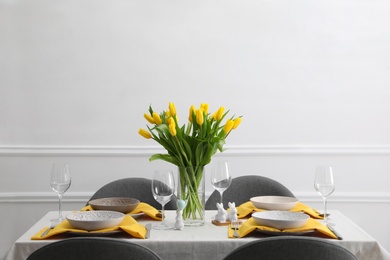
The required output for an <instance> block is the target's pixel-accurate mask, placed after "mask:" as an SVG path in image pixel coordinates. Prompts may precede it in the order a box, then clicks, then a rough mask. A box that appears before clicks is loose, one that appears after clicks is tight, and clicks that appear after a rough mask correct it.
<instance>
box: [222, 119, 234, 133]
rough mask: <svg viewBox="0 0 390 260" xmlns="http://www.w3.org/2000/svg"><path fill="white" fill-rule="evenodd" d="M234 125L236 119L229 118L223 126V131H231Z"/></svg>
mask: <svg viewBox="0 0 390 260" xmlns="http://www.w3.org/2000/svg"><path fill="white" fill-rule="evenodd" d="M233 125H234V121H233V120H231V119H229V120H228V121H227V122H226V124H225V125H224V126H223V131H225V133H226V134H227V133H229V132H230V131H231V130H232V128H233Z"/></svg>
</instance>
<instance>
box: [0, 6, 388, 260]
mask: <svg viewBox="0 0 390 260" xmlns="http://www.w3.org/2000/svg"><path fill="white" fill-rule="evenodd" d="M389 23H390V2H388V1H384V0H383V1H381V0H358V1H356V0H331V1H325V0H324V1H323V0H319V1H304V0H300V1H288V0H276V1H268V0H260V1H258V0H256V1H255V0H244V1H231V0H223V1H222V0H221V1H206V0H204V1H203V0H201V1H175V0H165V1H155V0H150V1H132V0H130V1H129V0H126V1H124V0H123V1H121V0H115V1H102V0H98V1H96V0H94V1H92V0H90V1H88V0H82V1H76V0H71V1H59V0H30V1H27V0H0V174H1V177H0V178H1V181H0V207H1V208H0V210H1V212H7V213H8V214H2V215H1V217H0V237H1V239H0V241H2V242H1V245H0V257H3V256H4V255H5V254H6V251H7V250H8V248H9V246H10V245H11V244H12V242H13V241H14V240H16V239H17V237H19V236H20V234H21V233H22V232H24V231H25V230H26V229H27V228H28V227H29V226H30V225H31V224H32V223H34V222H35V221H36V220H37V219H39V218H40V217H41V216H42V215H43V214H44V213H45V212H47V211H48V210H53V209H55V208H56V204H55V202H56V200H55V196H54V194H52V192H51V191H50V188H49V187H48V184H47V179H48V174H49V169H50V164H51V163H52V162H53V161H68V162H70V164H71V167H72V177H73V183H72V187H71V189H70V190H69V191H68V192H67V194H66V196H65V199H66V201H65V206H64V207H65V208H68V209H75V208H76V209H77V208H78V207H81V206H82V205H84V204H85V202H86V200H87V199H88V197H89V196H90V195H91V194H92V193H93V191H95V190H96V189H97V188H98V187H100V186H101V185H103V184H104V183H106V182H109V181H111V180H114V179H117V178H122V177H127V176H146V177H150V176H151V174H150V172H152V171H153V169H155V168H160V167H171V166H170V165H167V164H165V163H163V162H153V163H149V161H148V157H149V156H150V155H151V154H152V153H154V152H156V151H158V152H159V151H161V149H160V147H158V146H157V145H156V144H155V143H153V142H152V141H151V140H145V139H143V138H142V137H140V136H139V135H138V134H137V131H138V129H139V128H140V127H144V126H145V124H146V121H145V120H144V119H143V113H144V112H146V111H147V108H148V106H149V105H150V104H152V105H153V107H154V108H155V109H156V110H159V111H160V110H163V109H167V104H168V102H169V101H173V102H175V103H176V106H177V109H178V112H179V113H180V114H179V118H180V120H181V121H182V122H183V123H184V121H185V119H186V117H187V113H188V108H189V106H190V105H192V104H194V105H199V104H200V103H201V102H207V103H209V104H210V109H211V110H216V109H217V108H218V107H219V106H220V105H224V106H225V107H227V108H229V109H231V112H232V114H236V115H243V116H244V117H243V123H242V124H241V125H240V127H239V128H238V129H237V131H235V132H234V133H232V134H231V136H229V138H228V140H227V146H226V147H228V148H229V150H228V151H227V152H226V153H224V154H222V155H218V156H221V157H226V158H227V159H229V160H230V161H231V165H232V170H233V173H234V174H235V175H236V176H239V175H244V174H261V175H264V176H268V177H271V178H274V179H277V180H278V181H280V182H282V183H284V184H285V185H286V186H288V187H289V188H290V189H291V190H292V191H293V192H294V193H295V194H296V195H297V196H298V197H300V198H301V199H302V201H304V202H306V203H309V204H311V205H313V206H317V207H321V204H320V198H319V197H318V196H317V195H316V194H315V193H314V190H313V185H312V177H313V173H314V169H315V167H316V166H317V165H319V164H332V165H333V166H334V167H335V173H336V178H337V190H336V192H335V193H334V195H333V196H332V198H331V201H330V205H329V207H330V208H336V209H340V210H341V211H343V212H344V213H345V214H346V215H347V216H348V217H350V218H351V219H353V220H354V221H356V222H357V223H358V224H359V225H360V226H362V227H363V228H365V229H366V230H367V231H368V232H369V233H370V234H371V235H373V236H374V237H375V238H377V239H378V240H379V241H380V242H381V243H382V245H383V246H385V247H386V248H387V250H390V238H389V237H388V234H387V230H389V228H390V224H389V223H387V222H386V221H385V220H384V218H383V216H385V215H386V213H390V192H389V189H388V183H389V177H388V176H389V175H388V174H389V172H390V161H389V159H390V135H389V132H390V131H389V130H390V120H389V111H390V104H389V102H388V100H390V88H389V82H390V74H389V73H388V72H389V68H390V63H389V60H390V49H389V44H390V28H389V26H388V24H389ZM208 191H209V192H211V191H212V189H211V188H210V186H208ZM372 211H377V212H380V214H372ZM5 221H7V222H10V224H9V225H8V224H5Z"/></svg>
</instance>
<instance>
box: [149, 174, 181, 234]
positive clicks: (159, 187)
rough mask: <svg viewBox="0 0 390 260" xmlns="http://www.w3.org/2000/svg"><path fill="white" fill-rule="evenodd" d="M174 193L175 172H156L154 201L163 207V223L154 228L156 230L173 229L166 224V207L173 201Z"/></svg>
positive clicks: (153, 190) (153, 182)
mask: <svg viewBox="0 0 390 260" xmlns="http://www.w3.org/2000/svg"><path fill="white" fill-rule="evenodd" d="M174 191H175V179H174V177H173V172H172V171H169V170H162V171H155V172H154V174H153V180H152V193H153V197H154V199H155V200H156V201H157V202H158V203H160V204H161V205H162V210H161V217H162V221H161V223H160V224H159V225H156V226H154V227H153V228H154V229H159V230H166V229H172V227H170V226H168V225H167V224H166V223H165V216H164V206H165V204H167V203H168V202H169V201H170V200H171V198H172V196H173V194H174Z"/></svg>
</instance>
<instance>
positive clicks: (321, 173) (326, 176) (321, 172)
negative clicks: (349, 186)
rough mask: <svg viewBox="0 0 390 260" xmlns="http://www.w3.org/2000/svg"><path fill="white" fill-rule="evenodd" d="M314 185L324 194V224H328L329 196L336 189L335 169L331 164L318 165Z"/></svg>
mask: <svg viewBox="0 0 390 260" xmlns="http://www.w3.org/2000/svg"><path fill="white" fill-rule="evenodd" d="M314 187H315V189H316V190H317V192H318V193H319V194H320V195H321V196H322V199H323V201H324V220H323V223H324V224H328V220H327V212H326V206H327V200H328V197H329V196H330V195H331V194H332V193H333V191H334V190H335V183H334V177H333V169H332V167H331V166H319V167H317V170H316V174H315V178H314Z"/></svg>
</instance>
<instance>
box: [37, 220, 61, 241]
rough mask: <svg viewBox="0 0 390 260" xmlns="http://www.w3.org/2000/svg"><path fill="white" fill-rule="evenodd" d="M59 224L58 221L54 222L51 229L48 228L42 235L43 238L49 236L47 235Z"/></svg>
mask: <svg viewBox="0 0 390 260" xmlns="http://www.w3.org/2000/svg"><path fill="white" fill-rule="evenodd" d="M57 224H58V222H56V221H53V222H52V223H51V225H50V227H48V228H47V229H46V230H45V232H43V233H42V235H41V237H44V236H46V235H47V233H49V231H50V230H52V229H53V228H55V227H56V226H57Z"/></svg>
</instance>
